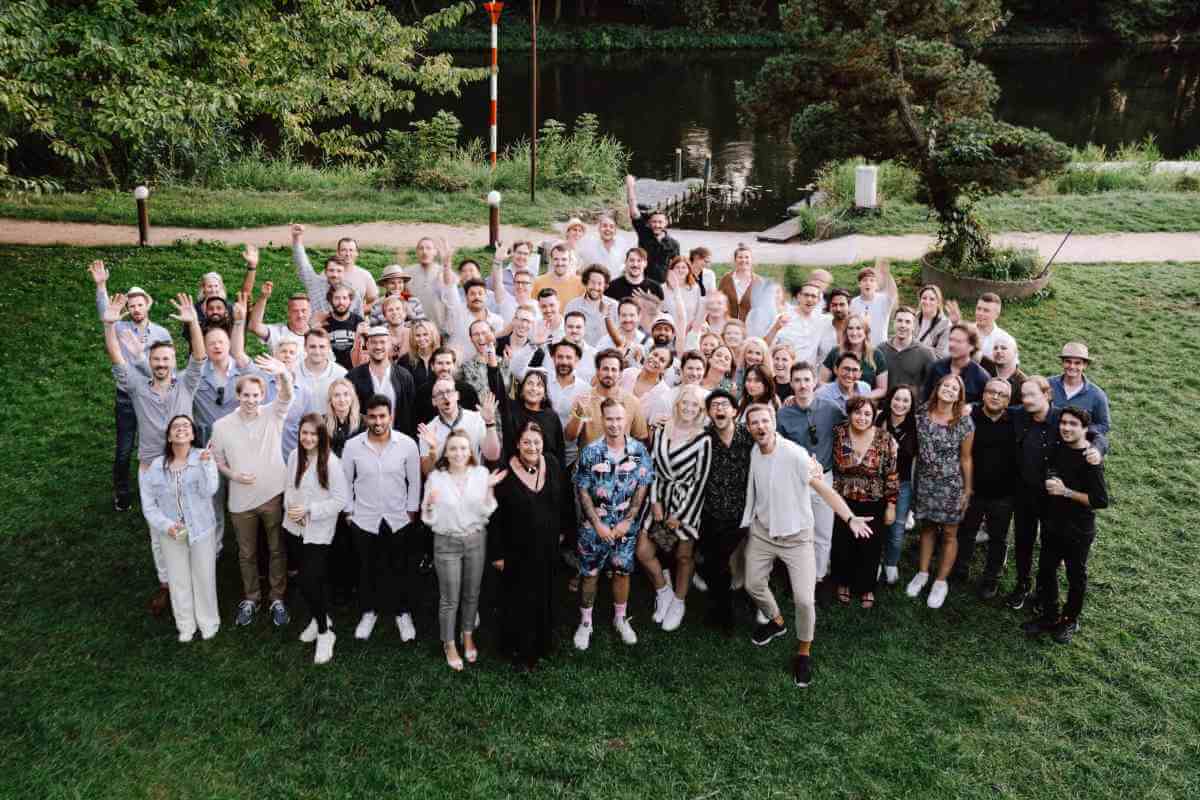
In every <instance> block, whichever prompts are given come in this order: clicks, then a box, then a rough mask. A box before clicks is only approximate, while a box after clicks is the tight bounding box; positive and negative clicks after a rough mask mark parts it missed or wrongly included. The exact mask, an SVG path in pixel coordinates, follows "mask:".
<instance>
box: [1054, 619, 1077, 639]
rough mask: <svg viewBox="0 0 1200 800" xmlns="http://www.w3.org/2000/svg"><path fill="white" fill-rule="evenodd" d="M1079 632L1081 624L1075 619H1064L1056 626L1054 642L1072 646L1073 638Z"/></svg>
mask: <svg viewBox="0 0 1200 800" xmlns="http://www.w3.org/2000/svg"><path fill="white" fill-rule="evenodd" d="M1078 632H1079V622H1078V620H1073V619H1063V621H1062V622H1060V623H1058V624H1057V625H1055V626H1054V641H1056V642H1058V643H1059V644H1070V643H1071V637H1072V636H1074V635H1075V634H1076V633H1078Z"/></svg>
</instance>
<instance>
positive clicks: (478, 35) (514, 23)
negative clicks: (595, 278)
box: [429, 15, 1200, 52]
mask: <svg viewBox="0 0 1200 800" xmlns="http://www.w3.org/2000/svg"><path fill="white" fill-rule="evenodd" d="M473 22H475V23H479V20H474V21H473ZM498 32H499V40H500V41H499V44H500V50H501V51H503V52H509V51H517V52H527V51H529V50H530V49H531V38H530V35H529V20H528V19H527V18H525V17H520V16H516V15H512V16H505V17H503V18H502V20H501V23H500V26H499V31H498ZM490 35H491V34H490V30H489V28H488V27H487V26H485V25H482V24H472V25H470V26H464V27H458V28H452V29H450V30H445V31H439V32H437V33H435V34H434V35H432V36H431V37H430V39H429V46H430V48H432V49H434V50H458V51H486V50H489V49H491V39H490ZM790 43H791V39H790V37H789V36H788V34H786V33H784V32H783V31H772V30H759V31H752V32H746V31H732V30H729V29H727V28H722V29H720V30H714V31H702V30H696V29H693V28H683V27H667V28H656V27H653V26H650V25H631V24H625V23H613V22H603V23H592V24H585V25H578V24H569V23H560V24H558V25H554V24H546V23H543V24H541V25H539V26H538V51H539V52H558V51H597V52H607V51H623V50H659V49H673V48H681V49H691V50H780V49H783V48H786V47H788V46H789V44H790ZM1196 44H1200V30H1186V31H1184V30H1174V29H1172V30H1163V31H1152V32H1146V33H1141V34H1138V35H1137V37H1136V38H1121V37H1118V36H1115V35H1113V34H1112V33H1108V32H1104V31H1087V30H1083V29H1079V28H1024V27H1022V28H1014V29H1011V30H1007V31H1002V32H1001V33H998V34H996V35H995V36H993V37H992V38H991V39H989V40H988V41H987V42H986V43H985V45H984V47H985V48H1007V47H1120V48H1137V47H1169V46H1176V47H1178V46H1186V45H1196Z"/></svg>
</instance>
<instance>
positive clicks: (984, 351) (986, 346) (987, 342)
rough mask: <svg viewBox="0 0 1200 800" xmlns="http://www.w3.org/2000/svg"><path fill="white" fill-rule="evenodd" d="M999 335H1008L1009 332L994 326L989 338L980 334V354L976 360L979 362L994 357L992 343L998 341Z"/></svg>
mask: <svg viewBox="0 0 1200 800" xmlns="http://www.w3.org/2000/svg"><path fill="white" fill-rule="evenodd" d="M998 334H1004V335H1005V336H1007V335H1008V331H1006V330H1004V328H1001V327H1000V326H999V325H992V331H991V333H989V334H988V335H987V336H984V335H983V334H982V333H981V334H979V352H978V353H977V354H976V356H975V360H976V361H979V360H981V359H984V358H991V357H992V343H993V342H995V341H996V336H997V335H998Z"/></svg>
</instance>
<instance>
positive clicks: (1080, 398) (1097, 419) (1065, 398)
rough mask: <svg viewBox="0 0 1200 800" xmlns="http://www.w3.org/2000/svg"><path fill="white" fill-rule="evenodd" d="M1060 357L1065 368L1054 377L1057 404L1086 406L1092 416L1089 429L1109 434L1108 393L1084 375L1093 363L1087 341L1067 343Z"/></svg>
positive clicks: (1052, 390) (1057, 405) (1051, 383)
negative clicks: (1085, 342)
mask: <svg viewBox="0 0 1200 800" xmlns="http://www.w3.org/2000/svg"><path fill="white" fill-rule="evenodd" d="M1058 357H1059V359H1061V360H1062V367H1063V371H1062V374H1061V375H1055V376H1054V377H1053V378H1051V379H1050V392H1051V394H1052V396H1053V401H1054V405H1055V406H1056V407H1058V408H1066V407H1067V406H1069V405H1070V406H1075V407H1076V408H1081V409H1083V410H1084V411H1086V412H1088V415H1089V416H1090V417H1091V421H1090V424H1089V425H1088V430H1089V431H1091V432H1093V433H1103V434H1105V435H1108V429H1109V416H1108V395H1107V394H1105V393H1104V390H1103V389H1101V388H1100V387H1099V386H1097V385H1096V384H1094V383H1092V382H1091V381H1089V380H1088V379H1087V378H1086V377H1084V374H1083V373H1084V370H1086V369H1087V368H1088V366H1089V365H1090V364H1091V363H1092V359H1091V356H1090V355H1089V354H1088V346H1087V345H1086V344H1084V343H1083V342H1067V343H1066V344H1064V345H1063V349H1062V352H1061V353H1060V354H1059V356H1058Z"/></svg>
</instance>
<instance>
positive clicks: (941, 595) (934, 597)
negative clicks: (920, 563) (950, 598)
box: [925, 581, 950, 608]
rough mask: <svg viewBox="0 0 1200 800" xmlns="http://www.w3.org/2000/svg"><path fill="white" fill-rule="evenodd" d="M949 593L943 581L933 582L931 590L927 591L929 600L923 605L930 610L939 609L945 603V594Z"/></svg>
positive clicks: (948, 588)
mask: <svg viewBox="0 0 1200 800" xmlns="http://www.w3.org/2000/svg"><path fill="white" fill-rule="evenodd" d="M949 591H950V587H949V585H947V583H946V582H945V581H934V582H933V588H932V589H930V590H929V599H928V600H926V601H925V605H927V606H929V607H930V608H941V607H942V603H944V602H946V593H947V592H949Z"/></svg>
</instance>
